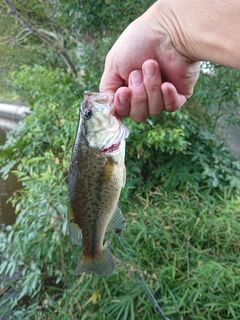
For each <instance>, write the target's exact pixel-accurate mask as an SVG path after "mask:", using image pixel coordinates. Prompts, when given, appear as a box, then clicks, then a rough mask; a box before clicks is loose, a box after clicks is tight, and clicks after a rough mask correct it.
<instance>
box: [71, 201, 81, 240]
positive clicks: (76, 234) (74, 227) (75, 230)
mask: <svg viewBox="0 0 240 320" xmlns="http://www.w3.org/2000/svg"><path fill="white" fill-rule="evenodd" d="M68 228H69V234H70V239H71V240H72V242H73V243H75V244H78V245H81V244H82V231H81V229H80V228H79V226H78V224H77V223H75V218H74V214H73V211H72V207H71V204H69V206H68Z"/></svg>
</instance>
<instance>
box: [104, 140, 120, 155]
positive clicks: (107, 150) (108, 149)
mask: <svg viewBox="0 0 240 320" xmlns="http://www.w3.org/2000/svg"><path fill="white" fill-rule="evenodd" d="M120 143H121V142H120V141H119V142H118V143H114V144H112V145H111V146H110V147H109V148H105V149H103V150H102V152H104V153H111V152H113V151H115V150H117V149H119V146H120Z"/></svg>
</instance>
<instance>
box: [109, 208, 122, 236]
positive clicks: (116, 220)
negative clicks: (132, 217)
mask: <svg viewBox="0 0 240 320" xmlns="http://www.w3.org/2000/svg"><path fill="white" fill-rule="evenodd" d="M125 227H126V220H125V218H124V216H123V214H122V211H121V209H120V208H119V207H117V209H116V211H115V213H114V215H113V216H112V218H111V220H110V221H109V223H108V226H107V230H106V231H107V232H114V233H120V232H121V231H122V230H123V229H124V228H125Z"/></svg>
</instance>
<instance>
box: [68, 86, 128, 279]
mask: <svg viewBox="0 0 240 320" xmlns="http://www.w3.org/2000/svg"><path fill="white" fill-rule="evenodd" d="M113 101H114V95H113V94H109V93H97V92H89V91H88V92H85V94H84V100H83V102H82V104H81V106H80V117H79V122H78V127H77V132H76V136H75V141H74V146H73V150H72V158H71V163H70V167H69V176H68V189H69V207H68V223H69V233H70V239H71V240H72V242H74V243H75V244H78V245H82V254H81V257H80V261H79V263H78V265H77V267H76V269H75V271H74V274H75V275H78V274H82V273H85V272H87V273H89V272H91V273H92V272H93V273H96V274H99V275H102V276H108V275H110V274H111V273H112V272H113V271H114V269H115V261H114V259H113V257H112V255H111V254H110V253H109V251H108V250H107V248H106V247H105V246H104V244H103V242H104V236H105V232H112V233H113V232H114V233H117V234H118V233H120V232H121V231H122V230H123V229H124V228H125V226H126V221H125V218H124V216H123V214H122V212H121V210H120V208H119V207H118V200H119V197H120V193H121V189H122V188H123V187H124V185H125V181H126V168H125V163H124V157H125V139H126V138H127V137H128V135H129V133H130V132H129V129H128V128H127V127H126V125H125V124H124V123H123V121H122V120H121V119H119V118H117V117H116V116H115V114H114V112H115V108H114V103H113Z"/></svg>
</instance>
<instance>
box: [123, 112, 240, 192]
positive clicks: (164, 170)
mask: <svg viewBox="0 0 240 320" xmlns="http://www.w3.org/2000/svg"><path fill="white" fill-rule="evenodd" d="M195 108H197V107H196V106H195ZM198 109H199V110H201V109H200V108H199V107H198ZM199 116H200V112H199V113H198V117H197V118H196V116H195V115H194V114H192V113H191V112H190V111H188V110H186V109H184V108H183V109H182V110H179V111H177V112H175V113H172V114H169V113H164V114H162V115H161V117H155V118H149V119H148V120H147V121H146V122H144V123H141V124H132V123H130V121H129V120H128V122H127V123H128V124H129V125H130V126H131V135H130V137H129V139H128V142H127V164H128V168H129V170H128V181H129V185H128V187H129V188H131V189H133V190H134V191H136V189H138V190H139V191H140V190H141V191H140V192H143V193H144V192H148V191H149V189H150V188H151V187H152V185H153V183H152V181H153V180H154V186H160V185H162V186H163V187H165V188H170V189H175V188H178V190H182V191H183V190H184V189H185V187H186V184H187V183H191V184H192V185H194V187H195V188H197V189H200V188H219V189H220V190H223V189H224V188H225V187H228V186H231V187H236V188H240V166H239V163H238V162H237V161H236V160H235V159H234V157H233V156H232V155H231V153H230V151H229V149H228V148H227V147H226V146H225V145H224V143H223V142H221V141H220V140H219V139H218V138H217V137H216V135H215V134H214V133H211V131H209V123H211V120H210V118H209V117H208V116H207V115H204V117H202V119H200V120H199ZM136 163H137V164H138V166H136ZM128 193H129V190H127V192H126V194H128Z"/></svg>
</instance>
